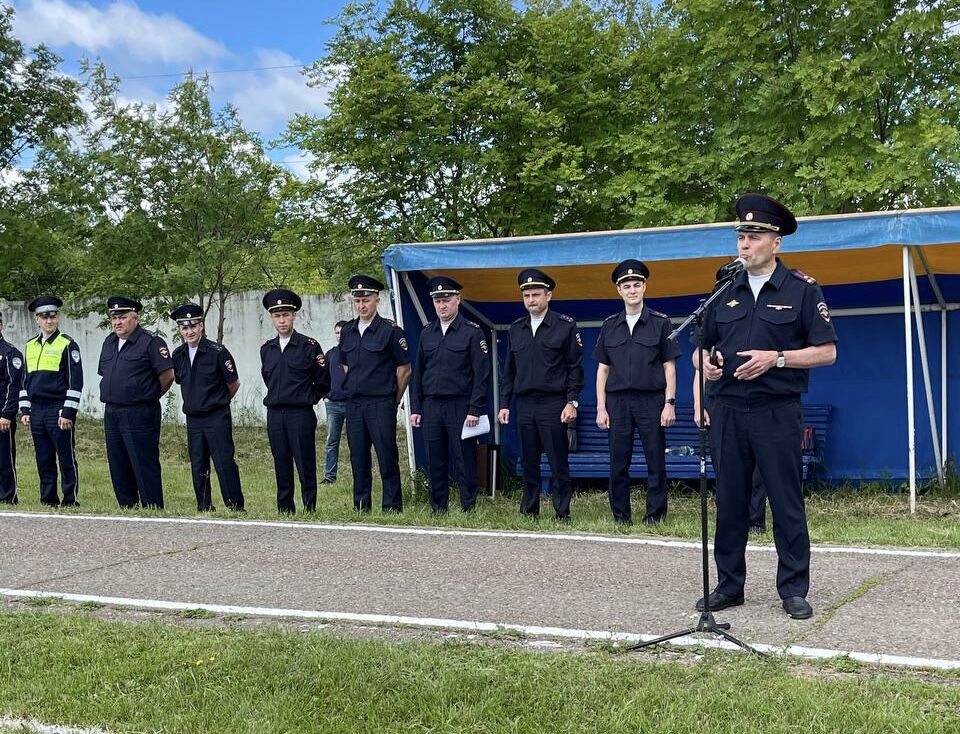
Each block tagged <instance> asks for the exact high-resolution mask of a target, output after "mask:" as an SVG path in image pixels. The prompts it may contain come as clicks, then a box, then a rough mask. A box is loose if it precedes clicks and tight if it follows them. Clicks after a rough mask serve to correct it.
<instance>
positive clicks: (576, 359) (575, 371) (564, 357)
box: [497, 268, 583, 522]
mask: <svg viewBox="0 0 960 734" xmlns="http://www.w3.org/2000/svg"><path fill="white" fill-rule="evenodd" d="M517 282H518V283H519V285H520V293H521V294H522V296H523V305H524V308H526V309H527V315H526V316H524V317H523V318H520V319H517V320H516V321H514V322H513V323H512V324H511V325H510V332H509V333H510V351H508V352H507V360H506V365H505V367H504V369H503V379H502V381H501V384H500V404H501V405H502V406H505V407H503V408H501V409H500V413H499V414H498V415H497V419H498V420H499V421H500V423H502V424H504V425H506V424H507V423H509V422H510V401H511V400H512V399H513V398H514V396H516V398H517V405H516V413H517V415H516V417H517V435H518V437H519V439H520V456H521V462H522V464H523V494H522V496H521V498H520V513H521V514H522V515H528V516H531V517H538V516H539V515H540V454H541V453H544V452H546V454H547V461H548V462H549V463H550V470H551V471H552V472H553V477H554V479H553V486H552V492H551V498H552V499H553V509H554V511H555V512H556V516H557V519H558V520H561V521H564V522H566V521H568V520H569V518H570V500H571V497H572V495H573V491H572V488H571V484H570V468H569V464H568V462H567V451H568V446H567V426H568V425H572V424H574V423H575V422H576V420H577V408H578V407H579V406H580V403H579V402H578V398H579V396H580V390H581V388H583V367H582V365H581V358H582V356H583V355H582V353H583V342H582V340H581V339H580V332H579V331H577V325H576V323H575V322H574V320H573V319H572V318H570V317H569V316H565V315H563V314H560V313H556V312H554V311H551V310H550V308H549V305H550V299H551V298H552V297H553V289H554V288H555V287H556V283H555V282H554V280H553V278H551V277H550V276H549V275H547V274H546V273H544V272H543V271H542V270H537V269H536V268H528V269H527V270H523V271H521V272H520V274H519V275H518V276H517Z"/></svg>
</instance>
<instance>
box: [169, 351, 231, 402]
mask: <svg viewBox="0 0 960 734" xmlns="http://www.w3.org/2000/svg"><path fill="white" fill-rule="evenodd" d="M173 376H174V379H175V380H176V381H177V384H178V385H180V397H181V398H182V399H183V412H184V413H186V414H187V415H205V414H207V413H211V412H213V411H214V410H217V409H219V408H223V407H226V406H227V405H230V391H229V390H228V389H227V386H228V385H232V384H233V383H235V382H236V381H237V380H239V379H240V378H239V377H238V376H237V365H236V364H235V363H234V361H233V356H232V355H231V354H230V351H229V350H228V349H227V348H226V347H224V346H223V345H222V344H217V343H216V342H215V341H213V340H211V339H208V338H207V337H203V338H202V339H201V340H200V343H199V344H197V353H196V354H195V355H194V356H193V364H190V347H189V345H188V344H186V343H184V344H181V345H180V346H179V347H177V348H176V349H174V350H173Z"/></svg>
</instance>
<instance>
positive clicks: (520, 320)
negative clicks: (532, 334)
mask: <svg viewBox="0 0 960 734" xmlns="http://www.w3.org/2000/svg"><path fill="white" fill-rule="evenodd" d="M526 318H527V317H526V316H521V317H520V318H519V319H517V320H516V321H514V322H513V323H512V324H510V326H516V325H517V324H522V323H523V321H524V319H526Z"/></svg>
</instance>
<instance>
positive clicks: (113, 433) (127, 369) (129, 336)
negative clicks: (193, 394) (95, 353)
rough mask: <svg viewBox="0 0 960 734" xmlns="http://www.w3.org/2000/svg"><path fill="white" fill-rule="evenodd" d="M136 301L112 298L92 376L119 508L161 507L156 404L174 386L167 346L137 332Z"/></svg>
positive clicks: (139, 307)
mask: <svg viewBox="0 0 960 734" xmlns="http://www.w3.org/2000/svg"><path fill="white" fill-rule="evenodd" d="M142 309H143V305H142V304H141V303H140V302H139V301H135V300H134V299H132V298H126V297H125V296H111V297H110V298H109V299H108V300H107V311H108V313H109V314H110V324H111V326H112V327H113V333H112V334H110V335H109V336H108V337H107V338H106V339H104V341H103V348H102V349H101V350H100V364H99V366H98V367H97V374H99V375H100V376H101V377H102V378H103V379H101V380H100V400H101V401H102V402H103V403H104V413H103V426H104V432H105V434H106V441H107V463H108V464H109V466H110V479H111V480H112V481H113V492H114V494H115V495H116V497H117V502H118V503H119V504H120V506H121V507H136V506H137V505H138V504H139V505H141V506H143V507H158V508H162V507H163V481H162V478H161V474H160V412H161V411H160V398H161V397H162V396H163V395H164V394H166V392H167V390H169V389H170V386H171V385H172V384H173V361H172V360H171V359H170V351H169V350H168V349H167V343H166V342H165V341H164V340H163V339H161V338H160V337H159V336H157V335H156V334H155V333H154V332H152V331H146V330H145V329H143V328H142V327H141V326H140V311H141V310H142Z"/></svg>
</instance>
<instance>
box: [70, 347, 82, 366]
mask: <svg viewBox="0 0 960 734" xmlns="http://www.w3.org/2000/svg"><path fill="white" fill-rule="evenodd" d="M70 359H72V360H73V361H74V362H77V363H79V362H80V350H79V349H71V350H70Z"/></svg>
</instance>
